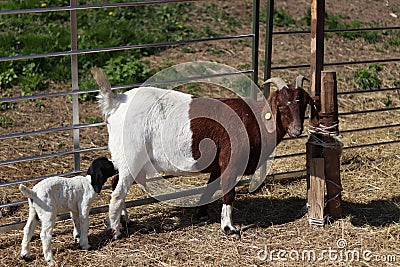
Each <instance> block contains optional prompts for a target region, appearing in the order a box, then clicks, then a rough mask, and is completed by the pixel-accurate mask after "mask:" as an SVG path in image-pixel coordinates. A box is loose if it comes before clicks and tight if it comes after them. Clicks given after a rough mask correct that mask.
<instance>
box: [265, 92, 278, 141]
mask: <svg viewBox="0 0 400 267" xmlns="http://www.w3.org/2000/svg"><path fill="white" fill-rule="evenodd" d="M268 100H269V101H268V103H269V107H266V108H264V109H263V114H262V116H263V117H262V119H263V120H264V122H265V123H264V124H265V127H266V128H267V132H268V133H273V132H275V131H276V120H277V116H278V103H277V101H278V99H277V91H274V92H271V94H270V96H269V98H268Z"/></svg>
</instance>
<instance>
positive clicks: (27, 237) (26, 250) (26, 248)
mask: <svg viewBox="0 0 400 267" xmlns="http://www.w3.org/2000/svg"><path fill="white" fill-rule="evenodd" d="M36 216H37V215H36V211H35V209H34V208H32V207H29V217H28V221H27V222H26V225H25V227H24V237H23V238H22V244H21V246H22V249H21V258H23V259H24V260H30V258H29V257H30V248H31V245H30V241H31V239H32V236H33V233H34V231H35V228H36V224H37V222H38V220H37V218H36Z"/></svg>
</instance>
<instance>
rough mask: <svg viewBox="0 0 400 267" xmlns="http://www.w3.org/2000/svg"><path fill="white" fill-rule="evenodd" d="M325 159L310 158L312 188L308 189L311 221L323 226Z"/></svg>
mask: <svg viewBox="0 0 400 267" xmlns="http://www.w3.org/2000/svg"><path fill="white" fill-rule="evenodd" d="M324 161H325V160H324V159H323V158H313V159H311V160H310V184H311V187H310V190H309V191H308V217H309V223H310V224H313V225H318V226H323V225H324V223H325V217H324V210H325V201H324V197H325V177H324Z"/></svg>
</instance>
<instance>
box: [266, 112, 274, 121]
mask: <svg viewBox="0 0 400 267" xmlns="http://www.w3.org/2000/svg"><path fill="white" fill-rule="evenodd" d="M264 117H265V119H266V120H270V119H271V118H272V115H271V113H269V112H268V113H267V114H265V116H264Z"/></svg>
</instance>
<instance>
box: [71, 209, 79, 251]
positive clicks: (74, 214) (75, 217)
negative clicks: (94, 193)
mask: <svg viewBox="0 0 400 267" xmlns="http://www.w3.org/2000/svg"><path fill="white" fill-rule="evenodd" d="M70 213H71V218H72V222H73V224H74V232H73V236H74V239H75V241H76V242H78V243H80V242H79V240H80V237H81V222H80V219H79V214H78V213H77V212H72V211H71V212H70Z"/></svg>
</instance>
